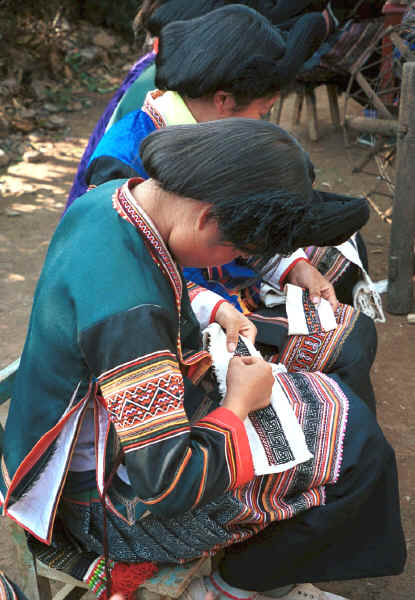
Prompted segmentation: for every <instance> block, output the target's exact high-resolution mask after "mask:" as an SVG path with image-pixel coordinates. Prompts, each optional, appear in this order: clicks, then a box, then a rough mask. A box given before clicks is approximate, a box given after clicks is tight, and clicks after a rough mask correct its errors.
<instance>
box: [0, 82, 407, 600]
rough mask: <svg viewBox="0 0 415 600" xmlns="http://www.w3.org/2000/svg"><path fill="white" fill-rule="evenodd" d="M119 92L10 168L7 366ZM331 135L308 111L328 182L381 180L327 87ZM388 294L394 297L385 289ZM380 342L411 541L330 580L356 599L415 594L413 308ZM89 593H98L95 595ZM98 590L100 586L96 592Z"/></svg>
mask: <svg viewBox="0 0 415 600" xmlns="http://www.w3.org/2000/svg"><path fill="white" fill-rule="evenodd" d="M109 97H110V96H92V99H93V102H92V107H91V108H90V109H85V110H84V111H83V112H82V113H81V112H79V113H73V114H72V115H71V117H70V121H69V122H70V130H69V131H66V133H65V135H60V136H58V137H55V138H52V137H50V138H48V139H47V140H45V142H44V144H43V149H44V151H45V156H46V160H45V162H42V163H36V164H34V163H28V162H20V163H18V164H15V165H12V166H11V167H9V168H8V170H7V171H6V172H4V173H3V174H0V368H2V367H4V366H6V365H7V364H8V363H10V362H11V361H12V360H14V359H15V358H16V357H17V356H19V354H20V353H21V350H22V346H23V343H24V339H25V335H26V327H27V323H28V319H29V314H30V308H31V303H32V296H33V292H34V288H35V285H36V281H37V278H38V275H39V272H40V269H41V266H42V263H43V258H44V256H45V253H46V250H47V247H48V243H49V240H50V237H51V235H52V233H53V231H54V228H55V227H56V225H57V223H58V221H59V218H60V215H61V212H62V209H63V207H64V205H65V200H66V196H67V193H68V191H69V189H70V186H71V182H72V179H73V176H74V173H75V170H76V166H77V163H78V160H79V159H80V157H81V154H82V151H83V148H84V147H85V144H86V142H87V138H88V136H89V134H90V132H91V130H92V127H93V125H94V123H95V122H96V120H97V119H98V117H99V115H100V114H101V112H102V110H103V108H104V107H105V105H106V102H107V101H108V99H109ZM290 107H291V101H290V100H288V101H287V102H286V104H285V106H284V112H283V121H282V125H283V126H286V127H287V128H288V126H289V122H290V116H291V110H290ZM318 111H319V120H320V127H321V134H322V136H321V139H320V140H319V142H317V143H311V142H310V141H308V139H307V135H306V130H305V118H304V117H303V123H302V124H300V125H299V126H298V128H296V130H295V132H294V133H295V134H296V135H297V136H298V137H299V139H300V140H301V142H302V143H303V144H304V145H305V147H306V148H307V149H308V151H309V152H310V154H311V156H312V159H313V161H314V164H315V166H316V167H317V178H318V181H317V183H318V185H319V187H321V188H322V189H325V188H326V189H331V190H333V191H339V192H345V193H350V194H360V193H361V192H363V191H365V190H368V189H369V188H370V187H371V186H372V184H373V182H372V180H369V179H368V177H367V176H365V175H361V174H352V173H351V169H350V166H349V163H348V161H347V158H346V154H345V150H344V144H343V137H342V133H341V132H339V131H335V130H334V129H333V127H332V125H331V124H330V119H329V113H328V106H327V101H326V96H325V93H324V90H323V89H320V90H319V94H318ZM389 230H390V226H389V225H387V224H386V223H383V222H382V221H381V220H380V219H379V217H378V216H376V215H375V214H374V213H372V216H371V219H370V222H369V224H368V225H367V226H366V227H365V228H364V232H363V233H364V238H365V241H366V244H367V247H368V251H369V261H370V271H371V275H372V278H373V279H374V280H376V281H377V280H380V279H385V278H386V277H387V252H388V238H389ZM384 298H385V297H384ZM377 330H378V335H379V348H378V354H377V359H376V362H375V365H374V368H373V380H374V385H375V390H376V394H377V403H378V418H379V421H380V423H381V425H382V427H383V430H384V432H385V434H386V436H387V437H388V439H389V441H390V442H391V443H392V445H393V446H394V448H395V450H396V454H397V459H398V464H399V475H400V489H401V505H402V517H403V524H404V528H405V531H406V539H407V544H408V551H409V554H408V562H407V566H406V570H405V572H404V573H403V574H402V575H400V576H398V577H385V578H377V579H367V580H358V581H356V580H355V581H348V582H333V583H330V584H324V585H322V586H321V587H322V588H324V589H327V590H330V591H332V592H335V593H338V594H342V595H343V596H345V597H346V598H350V599H352V600H413V598H414V597H415V561H414V553H413V545H414V542H413V539H414V536H415V519H414V517H415V490H414V482H415V469H414V467H413V461H414V458H415V443H414V440H415V435H414V434H415V432H414V422H415V403H414V399H415V376H414V368H413V365H414V362H415V344H414V334H415V325H409V324H408V323H407V320H406V317H405V316H392V315H389V314H387V321H386V323H385V324H378V326H377ZM0 569H4V570H5V571H6V572H8V573H9V574H10V576H11V577H13V578H14V579H15V580H16V581H17V582H18V581H19V580H20V578H21V573H19V572H18V570H17V566H16V556H15V550H14V548H13V544H12V542H11V540H10V539H9V537H8V534H7V531H6V529H5V526H4V523H3V522H2V521H0ZM88 597H89V596H88ZM91 597H92V596H91Z"/></svg>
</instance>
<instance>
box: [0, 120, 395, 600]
mask: <svg viewBox="0 0 415 600" xmlns="http://www.w3.org/2000/svg"><path fill="white" fill-rule="evenodd" d="M141 154H142V160H143V164H144V167H145V169H146V172H147V173H148V174H149V176H150V178H149V179H148V180H147V181H144V182H140V181H138V180H137V179H132V180H127V181H126V182H124V181H116V182H108V183H106V184H104V185H102V186H99V187H98V188H97V189H96V190H93V191H91V192H89V193H88V194H86V195H85V196H84V197H82V198H80V199H79V200H78V201H77V202H76V204H74V206H73V207H72V208H71V210H70V211H68V213H67V214H66V215H65V216H64V218H63V219H62V221H61V223H60V224H59V226H58V228H57V230H56V232H55V235H54V237H53V239H52V242H51V245H50V248H49V251H48V255H47V258H46V261H45V265H44V268H43V271H42V274H41V277H40V280H39V284H38V287H37V290H36V294H35V299H34V305H33V310H32V315H31V320H30V325H29V332H28V336H27V339H26V344H25V348H24V351H23V354H22V359H21V366H20V368H19V372H18V375H17V380H16V386H15V389H14V393H13V399H12V402H11V407H10V410H9V417H8V421H7V425H6V430H5V434H4V440H3V456H2V470H1V475H0V494H1V500H2V503H3V513H4V514H5V515H8V516H10V517H11V518H13V519H15V520H16V521H17V522H19V523H20V524H21V525H22V526H23V527H25V528H26V529H27V530H29V531H30V532H32V533H33V534H34V535H35V536H36V537H37V538H38V539H40V540H41V541H43V542H50V541H51V540H52V534H53V530H54V521H55V516H56V513H57V512H58V514H59V516H60V518H61V520H62V523H63V524H64V527H65V529H66V531H67V532H69V534H70V536H71V537H72V538H74V539H75V540H77V543H78V545H80V546H81V547H82V548H84V549H85V551H87V552H89V553H90V555H91V553H92V554H94V553H96V554H102V553H105V552H106V553H107V555H108V556H107V563H108V562H111V561H123V562H128V563H138V565H139V566H140V568H144V566H143V565H146V564H147V565H148V564H149V563H166V562H167V563H171V562H173V563H174V562H180V561H186V560H189V559H192V558H196V557H198V556H201V555H203V554H206V553H215V552H216V551H217V550H219V549H220V548H228V547H231V548H233V550H232V551H230V550H229V551H227V552H225V555H224V558H223V561H222V562H221V566H220V572H215V573H214V574H213V576H212V577H213V581H214V584H212V585H215V586H218V587H219V588H220V590H222V591H224V593H225V595H226V593H227V590H228V591H229V590H230V591H229V593H230V594H232V596H234V597H240V598H246V597H248V596H251V595H252V594H251V592H246V591H244V590H254V591H257V592H265V593H266V592H268V591H269V592H270V595H271V596H275V594H278V593H279V594H280V596H281V597H283V598H285V599H288V600H291V599H292V598H294V597H295V596H293V594H294V593H295V594H296V597H300V596H301V594H303V595H304V593H305V592H306V593H308V592H309V591H310V589H311V590H312V591H313V594H317V592H316V591H315V590H316V588H314V586H311V588H310V585H307V586H306V587H304V586H303V584H302V582H304V581H327V580H330V579H347V578H353V577H370V576H377V575H390V574H396V573H399V572H400V571H401V569H402V567H403V562H404V554H405V552H404V544H403V536H402V530H401V525H400V519H399V502H398V491H397V482H396V467H395V464H394V454H393V451H392V449H391V448H390V446H389V445H388V443H387V442H386V440H385V438H384V437H383V435H382V433H381V431H380V429H379V427H378V425H377V424H376V421H375V419H374V417H373V415H372V414H371V412H370V411H369V410H368V409H367V407H366V406H365V405H364V403H363V402H362V401H361V400H359V398H358V397H357V396H356V395H355V394H354V393H353V392H352V391H351V390H350V389H349V388H348V387H347V386H345V385H344V384H343V383H342V382H341V380H340V379H339V378H336V377H334V378H329V377H327V376H325V375H322V374H318V373H306V372H299V373H293V374H289V373H281V374H280V375H278V376H275V378H276V379H275V381H276V380H278V381H280V382H281V385H282V384H284V385H285V386H286V390H287V398H289V403H290V406H291V407H292V408H293V410H294V411H295V414H296V418H297V419H298V421H299V422H300V424H301V427H302V430H303V431H304V436H305V440H306V443H307V446H308V448H309V450H310V452H311V454H312V455H313V457H312V458H311V459H309V460H308V461H307V462H305V463H302V464H298V465H297V466H295V467H292V468H291V469H289V470H285V471H283V472H281V473H277V474H274V475H266V476H254V473H253V466H252V460H253V451H251V448H250V445H249V442H248V438H247V434H246V431H245V426H244V423H243V421H244V420H245V418H246V416H247V415H248V413H250V412H252V411H255V410H256V409H258V408H260V407H266V406H268V404H269V398H270V393H271V388H272V386H273V384H274V376H273V375H272V373H271V370H270V366H269V365H268V364H267V363H266V362H265V361H263V360H262V359H261V358H252V357H243V358H233V359H232V360H231V365H230V368H229V371H228V376H227V392H226V394H225V396H224V399H223V403H222V406H219V405H218V402H219V396H218V391H217V387H216V385H215V382H214V381H213V380H212V378H211V371H210V370H209V365H210V357H209V355H208V353H207V352H206V351H203V350H202V349H201V345H200V330H199V327H198V323H197V320H196V317H195V315H194V314H193V313H192V310H191V307H190V300H189V297H188V295H187V292H186V286H185V285H184V283H183V279H182V277H181V275H180V269H179V265H181V266H192V267H195V266H197V267H203V266H211V265H216V264H221V263H223V262H226V261H229V260H230V259H231V258H232V257H234V256H239V255H243V256H245V255H246V256H248V255H249V256H252V257H253V258H255V259H256V260H257V261H258V262H260V263H262V264H265V263H268V262H269V260H270V259H271V258H272V257H273V255H274V252H275V249H277V250H278V251H279V252H282V253H285V252H289V251H293V250H295V249H296V248H297V247H298V246H300V245H303V244H304V243H319V242H320V243H329V242H332V241H333V237H332V236H334V237H335V238H336V239H338V238H340V239H345V238H346V237H347V236H348V235H349V233H350V232H349V230H348V229H347V223H346V220H344V219H343V220H342V223H343V225H344V227H345V229H344V230H343V231H340V230H339V227H338V226H336V227H335V228H334V230H333V231H332V232H330V228H329V224H330V223H332V218H331V217H332V216H333V215H330V214H329V210H328V208H327V206H324V205H322V203H321V201H320V199H319V196H318V194H315V193H314V192H313V189H312V184H311V178H310V171H309V160H308V157H307V156H306V155H305V153H304V151H303V150H302V148H301V147H300V146H299V145H298V143H297V142H296V141H295V140H294V139H293V138H292V137H291V136H290V135H289V134H287V133H286V132H284V131H283V130H281V129H280V128H278V127H277V126H275V125H273V124H271V123H268V122H262V121H257V120H254V119H224V120H221V121H216V122H208V123H200V124H198V125H190V126H179V127H171V128H165V129H162V130H159V131H157V132H154V133H153V134H151V135H150V136H148V137H147V138H146V140H144V142H143V143H142V147H141ZM201 157H203V158H204V160H203V161H201ZM337 208H339V207H337ZM343 208H344V207H343ZM340 210H341V207H340ZM338 216H339V217H341V214H339V215H338ZM254 219H255V226H253V222H254ZM316 220H317V221H318V227H316V228H314V229H313V228H311V227H310V223H315V222H316ZM340 220H341V219H340ZM322 235H324V237H323V238H322V237H321V236H322ZM225 326H226V323H225ZM279 439H280V441H279V442H278V443H281V444H282V445H284V444H283V439H282V438H279ZM100 498H101V501H99V499H100ZM261 532H263V534H262V533H261ZM105 549H106V550H105ZM265 549H266V552H264V550H265ZM104 575H105V573H104ZM209 585H210V584H209V582H206V581H203V580H200V581H198V582H197V586H199V587H197V586H196V584H195V586H196V587H197V589H196V590H195V589H194V588H192V590H193V591H192V594H193V592H194V596H192V597H195V598H196V597H198V594H199V593H202V594H205V592H206V589H205V588H206V586H209ZM286 585H289V586H291V587H293V586H294V587H293V589H289V590H287V589H281V588H282V587H283V586H286ZM221 586H222V587H221ZM223 586H225V587H223ZM226 586H229V587H228V588H226ZM275 588H279V591H278V592H277V591H275ZM117 591H118V592H119V591H120V590H117V589H113V590H112V592H113V593H115V592H117ZM221 593H222V592H221ZM318 593H319V596H316V595H315V597H319V598H320V599H326V600H328V599H329V598H333V597H334V596H333V595H330V594H328V593H325V592H318ZM299 595H300V596H299Z"/></svg>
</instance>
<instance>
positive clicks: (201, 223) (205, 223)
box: [196, 203, 216, 233]
mask: <svg viewBox="0 0 415 600" xmlns="http://www.w3.org/2000/svg"><path fill="white" fill-rule="evenodd" d="M212 225H213V226H216V220H215V219H214V218H213V216H212V213H211V206H210V204H205V203H203V204H202V203H201V206H200V210H199V214H198V216H197V219H196V229H197V231H199V232H200V233H201V232H202V231H204V230H206V229H207V228H210V227H211V226H212Z"/></svg>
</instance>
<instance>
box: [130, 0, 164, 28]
mask: <svg viewBox="0 0 415 600" xmlns="http://www.w3.org/2000/svg"><path fill="white" fill-rule="evenodd" d="M165 1H166V0H143V2H142V3H141V6H140V10H139V11H138V13H137V14H136V15H135V17H134V20H133V31H134V33H135V35H136V36H137V35H138V34H139V32H140V29H144V30H145V31H148V32H149V33H150V34H151V35H153V36H154V35H158V33H153V31H152V28H151V26H150V25H149V20H150V19H151V17H152V15H153V14H154V12H155V11H156V10H157V9H158V8H159V7H160V6H161V5H162V4H163V2H165Z"/></svg>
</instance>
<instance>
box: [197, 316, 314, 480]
mask: <svg viewBox="0 0 415 600" xmlns="http://www.w3.org/2000/svg"><path fill="white" fill-rule="evenodd" d="M203 343H204V347H205V349H207V350H208V351H209V352H210V354H211V356H212V360H213V368H214V371H215V375H216V378H217V381H218V385H219V389H220V392H221V394H222V397H225V395H226V373H227V371H228V365H229V361H230V360H231V358H232V357H233V356H234V354H233V353H231V352H228V350H227V348H226V335H225V332H224V331H223V329H222V328H221V327H220V325H218V324H217V323H212V324H211V325H209V327H207V328H206V329H205V330H204V331H203ZM241 345H242V346H243V349H244V350H245V351H242V352H241V353H243V354H245V355H248V354H249V355H252V356H261V355H260V353H259V352H258V350H257V349H256V348H255V346H254V345H253V344H252V343H251V342H250V341H249V340H248V339H247V338H245V337H242V336H241V337H240V341H239V344H238V348H237V352H238V350H239V351H240V350H241ZM271 367H272V371H273V374H274V386H273V388H272V395H271V403H270V405H269V406H268V407H267V408H264V409H260V410H257V411H255V412H253V413H251V414H250V416H249V417H247V418H246V419H245V421H244V425H245V428H246V432H247V435H248V440H249V445H250V448H251V452H252V459H253V464H254V471H255V474H256V475H268V474H270V473H281V472H282V471H287V470H288V469H291V468H292V467H295V466H296V465H298V464H300V463H303V462H306V461H307V460H309V459H310V458H312V457H313V455H312V454H311V453H310V451H309V450H308V448H307V444H306V441H305V437H304V433H303V430H302V428H301V426H300V424H299V423H298V421H297V418H296V416H295V414H294V411H293V409H292V407H291V405H290V403H289V400H288V395H287V392H286V390H285V388H284V385H283V381H282V380H281V379H280V377H279V374H281V373H286V372H287V370H286V368H285V367H284V365H277V364H273V365H271Z"/></svg>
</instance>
